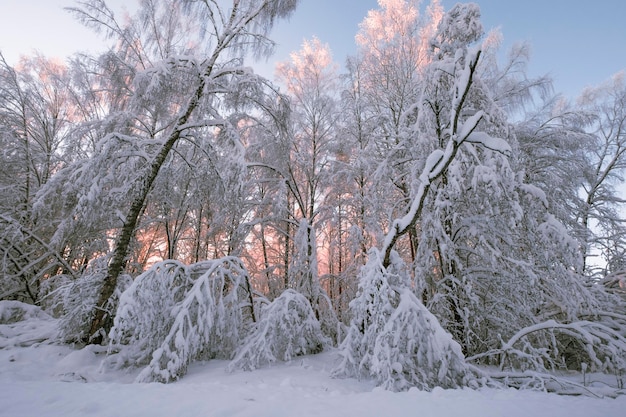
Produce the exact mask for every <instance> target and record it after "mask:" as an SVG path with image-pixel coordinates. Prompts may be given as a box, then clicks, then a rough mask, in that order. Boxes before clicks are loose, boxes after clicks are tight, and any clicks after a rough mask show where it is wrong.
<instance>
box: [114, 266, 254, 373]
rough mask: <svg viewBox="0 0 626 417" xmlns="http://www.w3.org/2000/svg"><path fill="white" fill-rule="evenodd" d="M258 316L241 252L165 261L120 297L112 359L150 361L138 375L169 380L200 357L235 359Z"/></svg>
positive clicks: (118, 361)
mask: <svg viewBox="0 0 626 417" xmlns="http://www.w3.org/2000/svg"><path fill="white" fill-rule="evenodd" d="M254 320H255V314H254V306H253V299H252V293H251V289H250V284H249V277H248V273H247V271H246V269H245V267H244V266H243V264H242V263H241V261H240V260H239V259H238V258H233V257H227V258H222V259H218V260H213V261H204V262H200V263H196V264H193V265H190V266H185V265H183V264H181V263H180V262H177V261H163V262H161V263H157V264H155V265H154V266H153V267H152V268H151V269H149V270H148V271H146V272H145V273H143V274H142V275H140V276H139V277H137V278H136V279H135V281H134V282H133V284H132V285H131V286H130V287H129V288H128V289H127V290H126V291H125V292H124V293H123V294H122V296H121V297H120V302H119V307H118V311H117V314H116V316H115V321H114V326H113V328H112V329H111V333H110V339H111V343H110V353H111V354H112V356H111V357H110V358H109V361H110V362H112V363H115V365H116V366H123V365H131V366H146V367H145V368H144V370H143V371H142V372H141V373H140V374H139V376H138V377H137V380H138V381H141V382H149V381H158V382H171V381H174V380H177V379H178V378H180V377H181V376H182V375H184V374H185V373H186V370H187V366H188V365H189V363H190V362H191V361H193V360H199V359H214V358H221V359H231V358H232V356H233V355H234V352H235V349H236V348H237V347H238V346H239V344H240V341H241V339H243V337H244V336H245V334H246V331H247V326H248V325H249V324H250V323H252V322H253V321H254Z"/></svg>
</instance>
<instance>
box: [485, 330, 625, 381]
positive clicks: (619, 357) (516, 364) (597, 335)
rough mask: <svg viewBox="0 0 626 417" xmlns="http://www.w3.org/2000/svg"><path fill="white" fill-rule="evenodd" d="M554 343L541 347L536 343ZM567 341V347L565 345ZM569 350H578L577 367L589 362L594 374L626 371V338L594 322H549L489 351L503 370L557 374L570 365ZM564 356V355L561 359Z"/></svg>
mask: <svg viewBox="0 0 626 417" xmlns="http://www.w3.org/2000/svg"><path fill="white" fill-rule="evenodd" d="M545 339H548V340H551V341H552V343H551V344H546V343H543V344H541V345H537V344H536V341H537V340H540V341H543V340H545ZM564 341H566V342H567V344H565V343H564ZM566 350H570V351H574V350H575V351H576V356H577V357H576V358H574V360H575V364H574V366H571V368H574V369H580V364H581V363H585V364H586V365H585V367H587V366H589V369H590V370H591V371H602V372H613V373H624V372H626V337H624V336H623V335H621V334H620V333H619V332H618V331H616V330H614V329H611V328H610V327H608V326H606V325H604V324H602V323H599V322H591V321H577V322H573V323H559V322H557V321H555V320H548V321H546V322H543V323H538V324H536V325H533V326H528V327H525V328H523V329H521V330H519V331H518V332H517V333H516V334H515V335H514V336H513V337H512V338H511V339H509V340H508V341H507V342H506V343H503V345H502V348H500V349H497V350H494V351H491V352H488V353H487V354H488V355H493V356H497V357H498V358H499V360H500V369H501V370H509V369H521V370H526V369H531V370H533V371H539V372H545V371H553V370H554V369H555V368H557V367H559V366H560V365H561V366H566V365H568V364H567V363H559V362H561V361H566V360H568V358H567V357H565V354H566V353H569V354H571V352H566ZM560 355H563V356H561V357H560V358H559V356H560Z"/></svg>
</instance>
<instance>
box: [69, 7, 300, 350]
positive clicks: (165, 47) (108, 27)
mask: <svg viewBox="0 0 626 417" xmlns="http://www.w3.org/2000/svg"><path fill="white" fill-rule="evenodd" d="M296 4H297V0H261V1H258V0H232V2H230V5H228V3H227V2H199V1H193V0H162V1H151V2H142V4H141V8H140V10H139V13H138V17H137V19H136V20H134V21H133V20H131V21H130V23H129V24H128V25H127V26H125V27H121V26H120V25H118V24H117V22H116V21H115V20H114V17H113V14H112V12H111V11H110V9H108V8H107V6H106V4H105V2H103V1H102V0H90V1H85V2H83V3H82V4H81V5H82V7H81V8H74V9H71V10H72V11H73V12H74V13H75V14H76V15H77V16H78V17H79V19H80V20H82V21H83V22H85V23H86V24H88V25H90V26H94V27H95V28H96V29H99V30H105V31H106V32H108V34H109V35H110V36H113V37H118V38H120V41H121V42H120V43H121V44H123V45H125V47H126V49H127V50H126V54H127V55H126V56H131V57H134V59H133V63H134V65H136V66H137V67H139V68H138V71H137V72H136V75H135V78H136V79H135V80H134V83H133V86H134V87H137V88H138V91H136V92H135V95H134V96H133V99H134V100H136V101H141V100H144V104H145V100H152V101H153V104H152V106H148V110H147V111H146V110H145V108H144V111H145V112H146V113H149V116H147V117H144V118H143V120H147V119H149V118H150V116H153V115H154V113H156V112H150V110H153V109H158V111H161V112H163V111H164V109H165V111H169V112H170V114H169V115H163V116H162V118H161V120H152V121H154V122H155V123H154V124H155V125H156V128H154V129H152V130H151V132H152V133H155V132H156V133H157V136H158V137H154V136H153V135H149V136H151V137H150V138H151V139H157V140H156V141H154V142H153V143H156V144H157V146H156V149H155V150H154V153H153V155H152V156H149V157H148V158H147V159H146V163H145V166H144V168H143V169H142V171H141V173H140V175H138V176H137V177H136V181H135V184H133V186H132V187H131V188H129V190H130V192H131V194H130V204H129V205H128V208H127V210H126V212H125V213H123V214H124V215H123V225H122V227H121V229H120V231H119V234H118V236H117V238H116V240H115V245H114V250H113V253H112V256H111V259H110V262H109V264H108V268H107V273H106V278H105V280H104V283H103V286H102V289H101V291H100V294H99V297H98V301H97V304H96V306H95V311H94V314H93V319H92V322H91V327H90V330H89V339H90V341H91V342H94V343H99V342H101V340H102V338H103V336H104V335H105V334H106V332H107V331H108V330H109V329H110V327H111V315H110V314H108V313H107V311H106V308H105V306H106V305H107V302H108V300H109V298H110V297H111V296H112V295H113V293H114V291H115V288H116V285H117V280H118V277H119V276H120V274H121V273H122V272H123V270H124V268H125V266H126V262H127V258H128V253H129V248H130V245H131V241H132V239H133V237H134V234H135V229H136V227H137V224H138V220H139V218H140V215H141V213H142V211H143V209H144V207H145V204H146V201H147V199H148V196H149V193H150V190H151V189H152V187H153V185H154V184H155V180H156V179H157V177H158V175H159V172H160V171H161V168H162V167H163V166H164V164H165V163H166V161H167V160H168V158H169V157H170V156H171V153H172V150H173V149H174V148H175V145H176V144H177V143H178V142H179V141H180V139H181V138H182V137H187V136H190V137H193V136H194V135H200V134H201V129H202V128H205V129H206V128H207V127H211V126H212V127H214V128H219V129H224V130H227V129H228V128H229V126H228V125H229V122H228V121H227V120H226V119H225V118H224V117H221V116H220V109H223V108H224V106H225V104H224V103H223V100H220V97H222V98H223V97H224V96H225V95H227V94H228V93H236V92H237V91H238V87H237V86H238V85H239V84H240V83H244V82H250V81H252V80H254V77H252V76H251V74H249V72H248V71H246V70H245V69H244V68H243V66H242V61H243V57H244V56H245V54H246V53H254V54H256V55H265V54H268V53H269V52H270V51H271V47H272V45H273V44H272V42H271V41H270V40H269V39H268V38H267V34H268V32H269V30H270V29H271V27H272V26H273V24H274V23H275V21H276V19H278V18H282V17H285V16H286V15H288V14H289V13H290V12H291V11H293V10H294V9H295V7H296ZM176 17H178V19H179V20H177V21H176V20H175V18H176ZM190 21H192V22H194V25H195V26H194V25H192V26H194V27H195V28H196V31H197V34H198V36H197V39H193V40H191V41H192V42H189V41H190V40H189V39H181V35H180V33H181V32H183V33H184V32H185V31H181V30H179V29H181V25H183V22H185V23H184V24H185V26H187V25H190V23H189V22H190ZM155 23H159V24H158V25H157V24H155ZM197 28H201V29H197ZM142 31H143V32H142ZM190 43H191V44H195V45H203V47H200V46H199V47H198V48H197V49H196V50H194V49H192V50H188V49H183V47H181V46H180V45H189V44H190ZM201 48H202V49H204V50H205V52H204V53H203V54H202V55H200V56H198V55H197V50H200V49H201ZM146 51H148V52H146ZM150 51H152V56H150V55H149V53H150ZM153 62H154V63H153ZM181 80H182V82H181ZM176 81H177V82H180V83H181V84H183V83H184V84H183V85H185V86H186V90H185V91H187V93H188V94H189V95H188V97H182V98H181V97H180V96H178V97H175V99H172V100H171V103H168V99H170V97H167V96H166V97H163V96H162V93H161V90H162V87H163V86H166V87H167V86H168V85H169V86H171V85H172V83H174V82H176ZM173 94H176V93H173ZM185 99H186V101H185ZM138 118H139V117H138ZM131 132H132V129H131ZM124 133H127V132H124ZM131 136H132V133H131ZM140 139H143V138H140Z"/></svg>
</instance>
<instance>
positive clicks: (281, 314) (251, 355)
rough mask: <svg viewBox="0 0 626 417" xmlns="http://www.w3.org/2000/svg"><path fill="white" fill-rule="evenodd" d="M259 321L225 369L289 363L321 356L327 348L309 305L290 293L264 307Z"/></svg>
mask: <svg viewBox="0 0 626 417" xmlns="http://www.w3.org/2000/svg"><path fill="white" fill-rule="evenodd" d="M261 317H262V318H261V320H260V321H259V322H258V323H257V324H256V326H255V328H254V330H252V332H251V334H250V335H249V336H248V338H247V339H246V341H245V342H244V344H243V346H242V347H241V348H240V349H239V351H238V353H237V355H236V356H235V359H233V361H232V362H231V363H230V365H229V366H228V369H229V370H230V371H233V370H235V369H244V370H246V371H251V370H253V369H256V368H259V367H260V366H263V365H266V364H269V363H272V362H276V361H289V360H291V359H292V358H294V357H296V356H300V355H308V354H312V353H318V352H321V351H322V350H323V348H324V346H326V345H328V344H330V341H329V340H327V339H326V337H324V335H323V334H322V330H321V327H320V323H319V321H318V320H317V319H316V317H315V312H314V311H313V309H312V308H311V304H310V303H309V301H308V300H307V299H306V297H305V296H304V295H302V294H300V293H297V292H296V291H294V290H291V289H289V290H286V291H285V292H283V293H282V294H281V295H280V297H278V298H276V299H275V300H274V301H273V302H272V303H271V304H269V305H267V306H265V308H264V309H263V312H262V313H261Z"/></svg>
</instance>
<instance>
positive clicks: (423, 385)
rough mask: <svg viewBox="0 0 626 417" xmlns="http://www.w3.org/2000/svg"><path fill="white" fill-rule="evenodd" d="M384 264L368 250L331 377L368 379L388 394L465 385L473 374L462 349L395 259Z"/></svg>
mask: <svg viewBox="0 0 626 417" xmlns="http://www.w3.org/2000/svg"><path fill="white" fill-rule="evenodd" d="M383 261H384V260H383V258H382V254H381V253H380V252H378V250H376V249H372V250H371V251H370V254H369V260H368V262H367V264H366V265H365V266H364V267H363V268H362V269H361V272H360V275H359V290H358V294H357V297H356V298H355V299H354V300H353V301H352V302H351V303H350V309H351V312H352V320H351V322H350V328H349V330H348V334H347V336H346V338H345V339H344V341H343V343H342V345H341V347H340V356H341V362H340V363H339V365H338V366H337V367H336V368H335V370H334V373H335V375H338V376H356V377H371V378H374V379H375V380H376V382H377V383H378V384H380V385H381V386H383V387H384V388H386V389H391V390H406V389H408V388H410V387H417V388H419V389H424V390H430V389H432V388H433V387H436V386H440V387H444V388H457V387H461V386H466V385H467V384H468V383H469V381H470V380H471V378H470V376H471V375H470V372H469V370H468V368H467V366H466V365H465V360H464V357H463V354H462V352H461V346H460V345H459V344H458V343H457V342H455V341H454V340H453V339H452V336H450V334H449V333H447V332H446V331H445V330H444V329H443V328H442V327H441V325H440V324H439V322H438V320H437V318H436V317H435V316H433V315H432V313H430V312H429V311H428V310H427V309H426V307H424V305H423V304H422V303H421V301H420V300H418V299H417V298H416V297H415V295H414V294H413V292H412V290H411V287H410V285H411V280H410V276H409V271H408V269H407V267H406V265H405V264H404V262H403V261H402V259H400V257H399V256H398V254H397V253H395V252H391V254H390V260H389V264H388V265H386V266H385V265H383Z"/></svg>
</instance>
